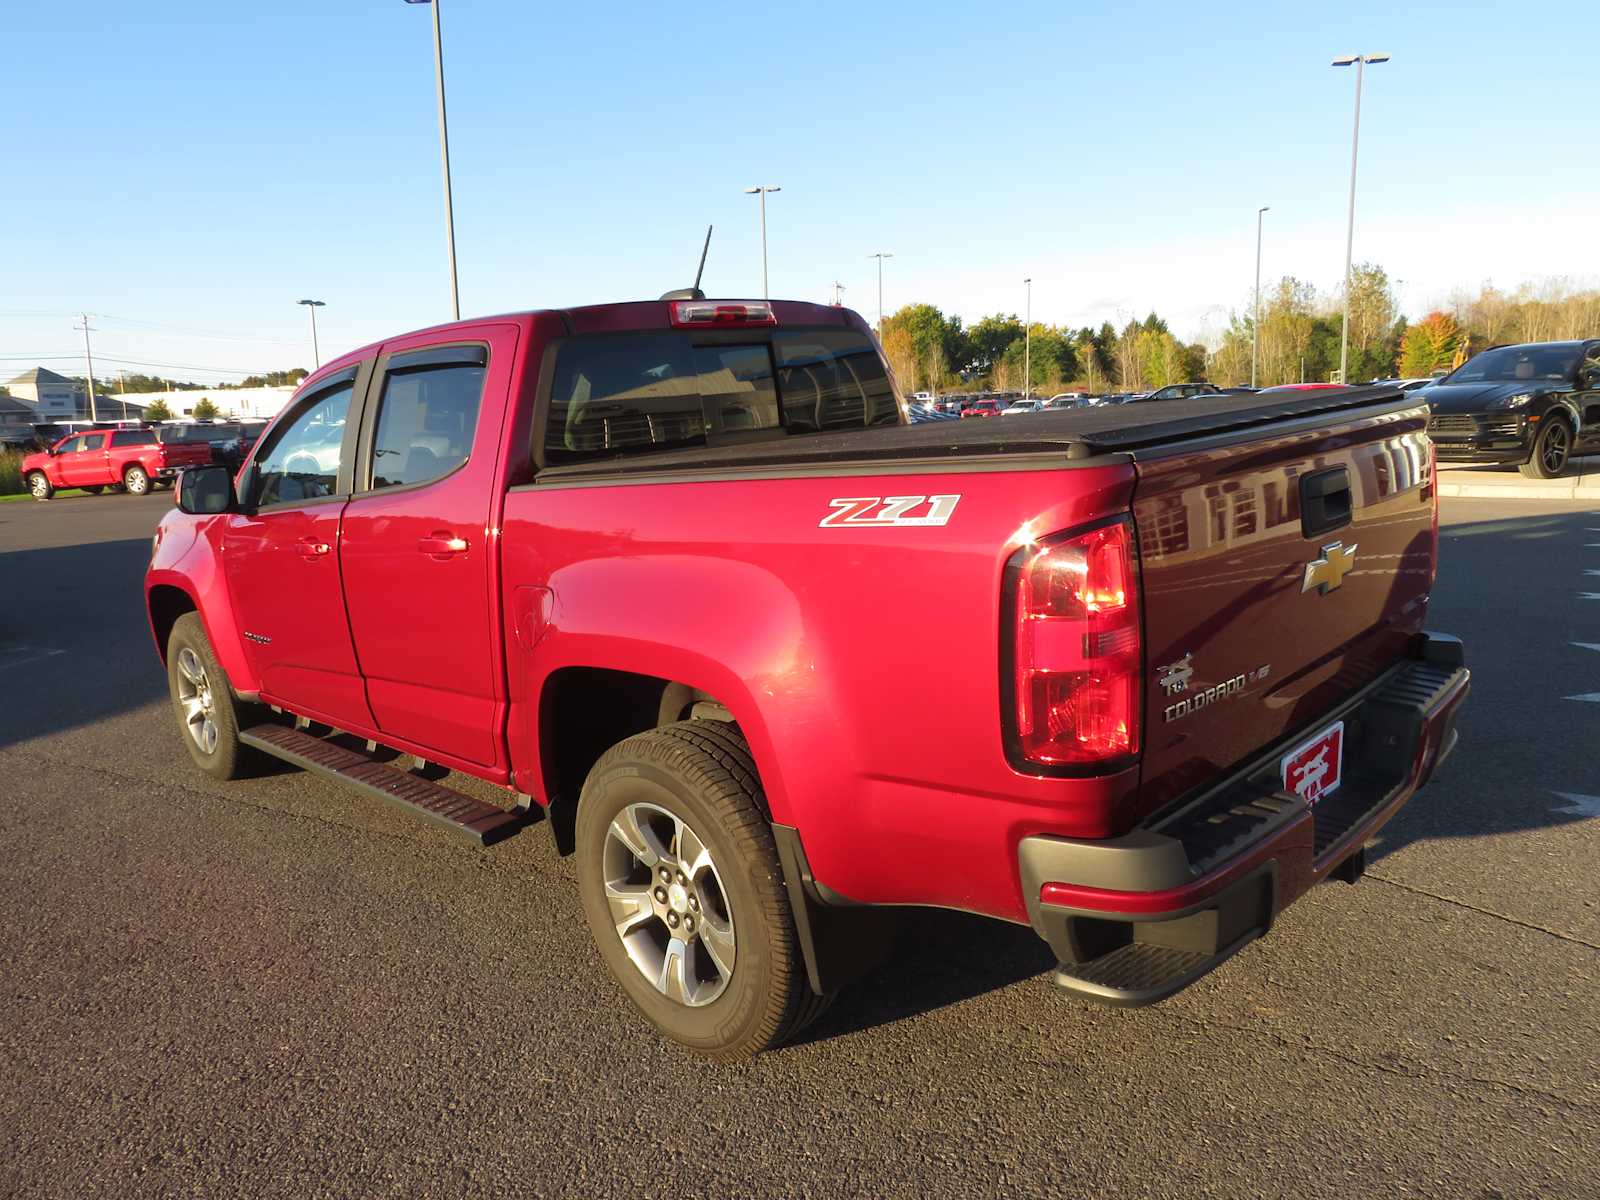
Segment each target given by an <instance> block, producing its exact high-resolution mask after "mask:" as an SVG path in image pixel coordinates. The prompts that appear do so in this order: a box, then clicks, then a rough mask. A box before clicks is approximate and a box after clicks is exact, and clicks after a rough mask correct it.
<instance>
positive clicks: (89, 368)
mask: <svg viewBox="0 0 1600 1200" xmlns="http://www.w3.org/2000/svg"><path fill="white" fill-rule="evenodd" d="M79 315H80V316H81V317H82V318H83V324H82V325H74V326H73V328H74V329H81V330H83V366H84V377H85V378H86V379H87V380H88V383H89V420H91V421H98V420H99V419H100V414H99V413H98V412H96V411H95V404H94V358H93V356H92V355H90V353H89V332H90V327H89V314H88V313H80V314H79Z"/></svg>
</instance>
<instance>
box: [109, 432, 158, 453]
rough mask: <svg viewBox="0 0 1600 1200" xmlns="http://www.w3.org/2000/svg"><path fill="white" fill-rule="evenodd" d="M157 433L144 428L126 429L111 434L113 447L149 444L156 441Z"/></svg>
mask: <svg viewBox="0 0 1600 1200" xmlns="http://www.w3.org/2000/svg"><path fill="white" fill-rule="evenodd" d="M155 440H156V439H155V435H154V434H152V433H150V432H149V431H148V430H143V429H124V430H120V431H118V432H117V433H113V434H112V435H111V448H112V449H113V450H115V449H117V448H118V447H120V446H148V445H150V443H152V442H154V441H155Z"/></svg>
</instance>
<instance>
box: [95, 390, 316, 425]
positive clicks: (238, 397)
mask: <svg viewBox="0 0 1600 1200" xmlns="http://www.w3.org/2000/svg"><path fill="white" fill-rule="evenodd" d="M292 395H294V388H292V387H254V388H197V389H195V390H194V391H189V390H188V389H184V390H181V391H175V392H140V393H139V394H138V399H139V403H140V404H142V405H147V404H153V403H154V402H155V401H157V400H165V401H166V403H167V407H168V408H169V409H171V410H172V415H173V416H174V417H187V416H191V415H193V413H194V406H195V405H197V404H199V403H200V401H202V400H209V401H211V403H212V404H215V405H216V406H217V415H218V416H219V417H265V418H270V417H275V416H277V415H278V413H279V412H280V411H281V410H282V409H283V406H284V405H285V404H287V403H289V397H290V396H292ZM116 399H117V397H116V396H114V395H113V396H101V397H100V406H101V413H100V415H101V416H102V417H104V416H105V415H106V413H105V406H106V402H107V401H108V400H111V401H114V400H116Z"/></svg>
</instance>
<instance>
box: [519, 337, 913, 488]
mask: <svg viewBox="0 0 1600 1200" xmlns="http://www.w3.org/2000/svg"><path fill="white" fill-rule="evenodd" d="M899 423H900V406H899V400H898V398H897V397H896V395H895V392H894V388H893V386H892V384H891V383H890V380H889V377H888V374H887V373H886V372H885V370H884V367H883V360H882V359H881V358H880V357H879V355H878V351H877V348H876V347H875V346H874V345H873V343H872V341H871V339H869V338H868V337H867V336H865V335H864V334H861V333H858V332H855V331H851V330H840V329H826V330H821V329H787V330H773V331H770V332H768V331H765V330H739V331H726V332H723V331H716V332H693V331H684V330H674V331H671V332H654V331H646V332H635V333H624V334H614V333H605V334H588V335H582V336H578V337H574V338H571V339H570V340H568V341H566V342H564V343H563V344H562V345H560V346H559V347H558V349H557V351H556V361H555V369H554V372H553V375H552V381H551V386H550V402H549V406H548V415H547V418H546V423H545V434H544V439H543V445H542V452H543V462H544V464H545V465H550V466H556V465H561V464H566V463H580V462H588V461H593V460H597V459H607V458H618V457H622V456H628V455H637V454H647V453H652V452H659V451H664V450H675V449H682V448H686V447H693V446H707V445H711V446H719V445H730V444H735V443H738V442H743V441H766V440H771V439H777V438H786V437H793V436H797V435H807V434H815V433H824V432H828V431H831V430H843V429H862V428H867V427H871V426H875V425H897V424H899Z"/></svg>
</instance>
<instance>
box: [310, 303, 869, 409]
mask: <svg viewBox="0 0 1600 1200" xmlns="http://www.w3.org/2000/svg"><path fill="white" fill-rule="evenodd" d="M674 303H675V302H674V301H671V300H622V301H614V302H610V303H606V304H583V305H577V306H574V307H569V308H534V309H525V310H523V311H521V312H508V313H486V314H484V315H483V316H481V317H464V318H462V319H461V320H459V321H442V322H440V323H439V324H437V325H424V326H422V327H421V328H420V329H411V330H406V331H405V332H403V333H394V334H391V335H390V336H388V337H385V338H381V339H379V340H378V341H376V342H369V343H367V344H366V345H365V346H359V347H357V348H356V349H354V350H351V351H349V352H347V353H345V354H341V355H340V356H339V357H338V358H334V359H329V360H328V361H327V362H325V363H323V364H322V366H321V367H319V368H318V369H317V370H316V371H314V372H313V373H312V374H311V375H309V376H307V377H306V379H305V381H304V383H302V385H301V386H302V387H304V385H305V383H310V382H312V381H313V380H316V379H318V378H320V377H321V376H323V375H326V374H329V373H331V372H335V371H340V370H343V369H344V368H346V367H348V366H350V365H351V364H353V363H358V362H360V361H361V360H362V359H364V358H366V357H368V356H369V355H371V354H372V353H373V352H374V351H375V350H377V348H378V347H379V346H381V345H383V344H384V343H385V342H393V341H397V340H398V339H400V338H408V337H415V336H416V335H418V334H424V333H446V332H448V331H450V330H452V329H465V328H468V327H470V326H473V325H485V324H495V323H501V324H504V323H506V322H514V323H516V324H518V325H523V326H526V325H531V324H532V323H533V322H534V321H535V320H536V319H538V318H539V317H542V316H546V315H550V314H554V315H555V316H558V317H560V318H561V320H562V323H563V324H565V325H566V327H567V330H568V331H569V332H571V333H613V332H621V331H626V330H633V329H638V330H644V329H671V328H672V327H673V326H672V305H673V304H674ZM698 303H710V304H753V303H770V304H771V305H772V311H773V315H774V316H775V317H776V318H777V325H778V328H780V329H781V328H783V327H784V326H785V325H812V326H815V325H834V326H838V327H839V328H847V327H849V326H850V325H851V324H853V322H852V321H851V318H852V317H854V318H855V321H858V322H861V326H862V327H863V328H865V327H866V322H865V321H862V319H861V317H860V316H858V315H857V314H856V313H855V312H854V310H852V309H848V308H841V307H838V306H836V305H832V304H814V303H812V302H811V301H808V300H772V301H753V300H750V299H738V298H725V299H718V298H716V297H707V298H706V300H704V301H700V302H698Z"/></svg>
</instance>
